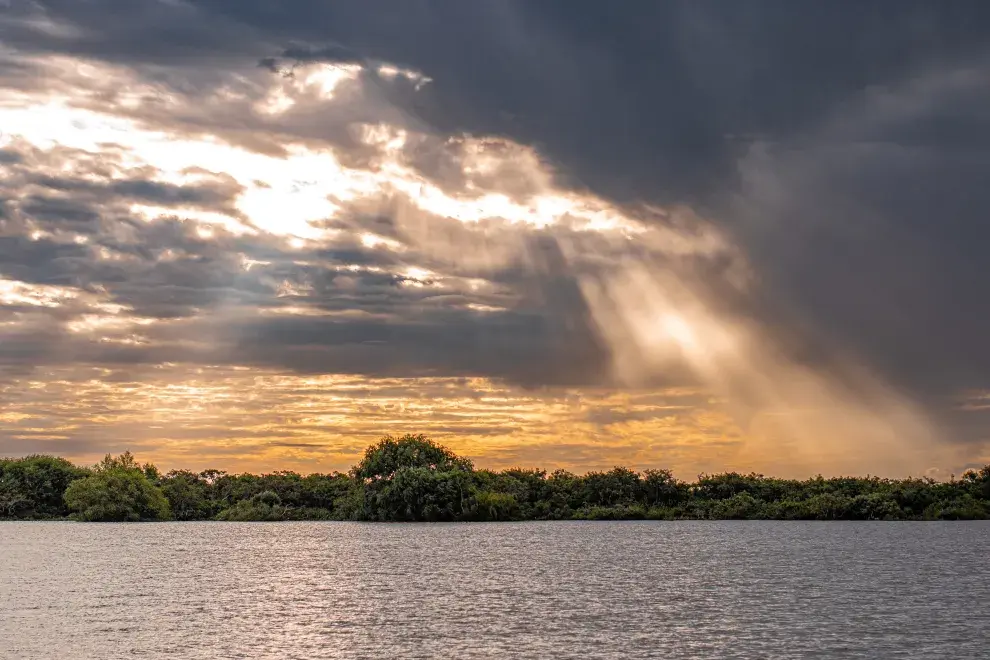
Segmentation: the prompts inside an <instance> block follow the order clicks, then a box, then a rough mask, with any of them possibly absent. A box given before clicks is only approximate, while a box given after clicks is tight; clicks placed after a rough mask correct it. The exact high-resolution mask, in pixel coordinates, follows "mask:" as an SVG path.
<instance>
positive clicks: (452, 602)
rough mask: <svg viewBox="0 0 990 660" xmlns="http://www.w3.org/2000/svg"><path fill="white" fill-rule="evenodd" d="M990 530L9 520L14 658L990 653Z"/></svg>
mask: <svg viewBox="0 0 990 660" xmlns="http://www.w3.org/2000/svg"><path fill="white" fill-rule="evenodd" d="M987 547H990V524H987V523H761V522H683V523H680V522H678V523H670V522H660V523H656V522H630V523H593V522H589V523H582V522H568V523H517V524H491V525H488V524H462V525H439V524H438V525H384V524H382V525H370V524H357V523H354V524H352V523H308V522H307V523H243V524H238V523H164V524H143V525H82V524H72V523H3V524H0V657H2V658H45V659H47V658H121V657H130V656H139V657H149V658H159V657H181V658H358V657H369V658H370V657H403V658H434V657H442V658H482V657H485V658H507V657H549V656H553V657H600V658H646V657H665V658H692V657H723V658H734V657H738V658H755V657H773V658H789V657H802V658H803V657H823V658H825V657H827V658H867V657H870V658H876V657H883V658H942V657H950V656H951V657H953V658H986V657H987V655H986V653H987V648H988V646H987V644H988V643H990V607H988V603H990V562H988V561H987Z"/></svg>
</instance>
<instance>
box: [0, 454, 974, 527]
mask: <svg viewBox="0 0 990 660" xmlns="http://www.w3.org/2000/svg"><path fill="white" fill-rule="evenodd" d="M988 515H990V465H988V466H986V467H984V468H983V469H981V470H979V471H971V472H967V473H966V474H964V475H963V476H962V477H961V478H960V479H954V480H952V481H949V482H938V481H934V480H932V479H879V478H876V477H867V478H854V477H839V478H828V479H826V478H823V477H816V478H814V479H808V480H806V481H797V480H790V479H774V478H771V477H764V476H762V475H758V474H749V475H744V474H736V473H729V474H718V475H701V476H699V477H698V480H697V481H695V482H694V483H686V482H683V481H678V480H677V479H675V478H674V477H673V476H672V475H671V473H670V472H669V471H667V470H647V471H646V472H644V473H637V472H633V471H632V470H627V469H625V468H619V467H617V468H614V469H612V470H609V471H608V472H590V473H588V474H586V475H583V476H578V475H574V474H571V473H570V472H565V471H563V470H558V471H556V472H553V473H552V474H547V473H546V472H545V471H543V470H520V469H513V470H503V471H501V472H494V471H492V470H477V469H475V468H474V466H473V465H472V463H471V461H469V460H468V459H466V458H462V457H459V456H457V455H455V454H454V453H453V452H452V451H450V450H449V449H446V448H445V447H442V446H440V445H438V444H436V443H434V442H432V441H431V440H429V439H427V438H426V437H424V436H419V435H415V436H414V435H409V436H404V437H401V438H392V437H386V438H383V439H382V440H381V441H380V442H378V443H377V444H375V445H373V446H372V447H369V448H368V449H367V450H366V451H365V455H364V458H363V460H362V461H361V462H360V463H358V465H356V466H354V468H353V469H351V471H350V472H348V473H334V474H311V475H308V476H305V477H304V476H301V475H299V474H296V473H294V472H274V473H272V474H264V475H261V476H256V475H252V474H237V475H232V474H226V473H225V472H221V471H219V470H206V471H204V472H199V473H195V472H189V471H187V470H173V471H172V472H169V473H168V474H164V475H163V474H161V473H159V471H158V470H157V468H155V466H153V465H150V464H146V465H139V464H138V463H137V462H136V461H135V460H134V457H133V456H131V454H130V453H124V454H122V455H121V456H118V457H111V456H109V455H108V456H107V457H106V458H105V459H104V460H103V461H102V462H100V463H99V464H97V465H95V466H93V467H92V468H81V467H77V466H75V465H73V464H72V463H70V462H69V461H67V460H65V459H62V458H54V457H51V456H29V457H27V458H22V459H0V518H6V519H60V518H67V517H71V518H73V519H75V520H83V521H137V520H242V521H248V520H364V521H396V522H398V521H472V520H473V521H485V520H636V519H656V520H678V519H702V520H726V519H768V520H973V519H986V518H987V517H988Z"/></svg>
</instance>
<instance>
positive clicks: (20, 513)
mask: <svg viewBox="0 0 990 660" xmlns="http://www.w3.org/2000/svg"><path fill="white" fill-rule="evenodd" d="M87 474H89V471H88V470H85V469H83V468H79V467H76V466H75V465H73V464H72V463H70V462H69V461H67V460H65V459H64V458H56V457H54V456H28V457H26V458H21V459H2V460H0V518H62V517H65V516H66V515H68V513H69V512H68V509H67V508H66V506H65V502H64V501H63V499H62V494H63V493H64V492H65V489H66V488H68V486H69V484H70V483H72V482H73V481H75V480H77V479H81V478H83V477H85V476H86V475H87Z"/></svg>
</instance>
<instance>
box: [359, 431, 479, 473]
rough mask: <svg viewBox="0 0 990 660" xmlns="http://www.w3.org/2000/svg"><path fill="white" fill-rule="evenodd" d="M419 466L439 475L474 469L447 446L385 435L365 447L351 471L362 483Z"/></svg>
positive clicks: (415, 437) (418, 437) (418, 438)
mask: <svg viewBox="0 0 990 660" xmlns="http://www.w3.org/2000/svg"><path fill="white" fill-rule="evenodd" d="M410 467H422V468H427V469H430V470H436V471H439V472H446V471H450V470H461V471H465V472H470V471H471V470H473V469H474V466H473V465H472V464H471V461H469V460H468V459H466V458H461V457H460V456H458V455H457V454H455V453H454V452H452V451H451V450H449V449H447V448H446V447H444V446H442V445H439V444H437V443H435V442H433V441H432V440H430V439H429V438H427V437H426V436H425V435H422V434H419V435H411V434H410V435H404V436H402V437H400V438H395V437H393V436H390V435H387V436H385V437H384V438H382V439H381V440H379V441H378V442H377V443H376V444H374V445H372V446H371V447H368V449H366V450H365V452H364V458H363V459H362V460H361V462H360V463H358V464H357V465H356V466H355V467H354V470H353V474H354V476H355V477H357V478H359V479H365V480H376V479H390V478H391V477H392V476H393V475H394V474H395V473H396V471H398V470H399V469H400V468H410Z"/></svg>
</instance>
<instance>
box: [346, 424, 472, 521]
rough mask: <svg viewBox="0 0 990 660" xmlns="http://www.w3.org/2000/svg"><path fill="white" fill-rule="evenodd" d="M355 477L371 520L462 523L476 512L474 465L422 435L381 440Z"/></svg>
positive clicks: (372, 449) (359, 466) (361, 463)
mask: <svg viewBox="0 0 990 660" xmlns="http://www.w3.org/2000/svg"><path fill="white" fill-rule="evenodd" d="M353 475H354V477H355V478H356V479H359V480H361V482H362V483H363V485H364V506H363V511H362V514H363V516H362V517H364V518H366V519H368V520H407V521H415V520H458V519H460V518H462V517H463V516H465V515H466V514H467V513H468V512H471V511H473V510H474V503H473V493H474V483H473V465H472V464H471V461H469V460H467V459H466V458H461V457H459V456H457V455H456V454H455V453H454V452H452V451H450V450H449V449H447V448H446V447H443V446H441V445H438V444H436V443H435V442H433V441H432V440H429V439H428V438H427V437H426V436H423V435H406V436H403V437H401V438H393V437H392V436H386V437H384V438H382V439H381V440H380V441H379V442H378V443H377V444H375V445H373V446H371V447H369V448H368V450H367V451H366V452H365V454H364V460H362V461H361V462H360V463H359V464H358V465H356V466H355V467H354V470H353Z"/></svg>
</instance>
